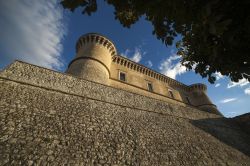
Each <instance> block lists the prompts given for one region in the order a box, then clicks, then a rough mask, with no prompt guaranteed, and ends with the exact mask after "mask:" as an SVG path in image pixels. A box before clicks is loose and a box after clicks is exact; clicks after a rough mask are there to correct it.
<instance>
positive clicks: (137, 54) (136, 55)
mask: <svg viewBox="0 0 250 166" xmlns="http://www.w3.org/2000/svg"><path fill="white" fill-rule="evenodd" d="M141 58H142V51H141V49H139V48H135V52H134V55H133V56H132V57H131V58H129V59H131V60H132V61H134V62H136V63H138V62H140V61H141Z"/></svg>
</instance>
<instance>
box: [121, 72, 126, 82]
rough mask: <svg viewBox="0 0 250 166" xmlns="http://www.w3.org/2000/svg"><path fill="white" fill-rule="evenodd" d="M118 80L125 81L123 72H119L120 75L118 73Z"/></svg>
mask: <svg viewBox="0 0 250 166" xmlns="http://www.w3.org/2000/svg"><path fill="white" fill-rule="evenodd" d="M119 79H120V80H121V81H126V74H125V73H124V72H121V71H120V73H119Z"/></svg>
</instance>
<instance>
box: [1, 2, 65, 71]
mask: <svg viewBox="0 0 250 166" xmlns="http://www.w3.org/2000/svg"><path fill="white" fill-rule="evenodd" d="M58 3H59V2H58V1H56V0H54V1H51V0H41V1H32V0H8V1H0V6H1V10H0V16H1V19H0V27H1V38H0V43H1V45H2V47H3V48H4V55H3V56H4V57H3V59H4V60H5V61H6V62H8V63H9V62H10V61H13V60H14V59H19V60H23V61H26V62H30V63H33V64H37V65H40V66H44V67H48V68H54V69H59V68H60V67H62V66H63V63H62V59H61V53H62V40H63V38H64V36H65V35H66V28H65V23H64V22H65V21H63V13H62V11H63V10H62V8H61V7H60V5H58ZM4 60H3V61H4Z"/></svg>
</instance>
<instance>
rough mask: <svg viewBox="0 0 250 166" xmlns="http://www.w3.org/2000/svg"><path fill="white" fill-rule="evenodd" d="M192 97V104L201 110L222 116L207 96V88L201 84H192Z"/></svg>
mask: <svg viewBox="0 0 250 166" xmlns="http://www.w3.org/2000/svg"><path fill="white" fill-rule="evenodd" d="M189 88H190V95H191V96H192V103H194V105H195V106H197V107H198V108H199V109H201V110H203V111H206V112H210V113H215V114H218V115H221V113H220V112H219V111H218V109H217V107H216V105H214V104H213V103H212V101H211V100H210V99H209V97H208V96H207V86H206V85H204V84H201V83H198V84H192V85H190V86H189Z"/></svg>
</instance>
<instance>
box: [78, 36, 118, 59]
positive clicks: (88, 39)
mask: <svg viewBox="0 0 250 166" xmlns="http://www.w3.org/2000/svg"><path fill="white" fill-rule="evenodd" d="M89 43H96V44H100V45H102V46H104V47H106V48H107V49H108V50H109V52H110V54H111V55H112V56H114V55H116V54H117V52H116V48H115V45H114V44H113V42H112V41H110V40H109V39H107V38H106V37H105V36H103V35H100V34H97V33H88V34H85V35H82V36H81V37H80V38H79V39H78V41H77V42H76V52H77V53H78V51H79V50H80V49H81V48H82V47H84V45H85V44H89Z"/></svg>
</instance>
